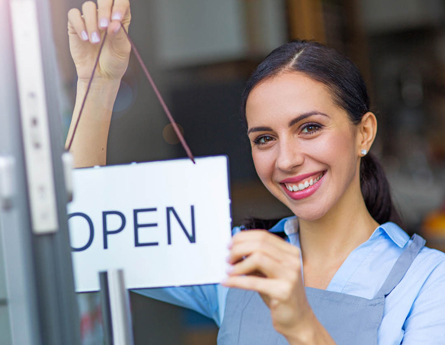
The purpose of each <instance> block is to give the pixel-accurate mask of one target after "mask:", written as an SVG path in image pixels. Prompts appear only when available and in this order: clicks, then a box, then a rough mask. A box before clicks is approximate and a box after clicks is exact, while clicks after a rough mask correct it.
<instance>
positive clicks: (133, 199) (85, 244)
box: [68, 156, 231, 292]
mask: <svg viewBox="0 0 445 345" xmlns="http://www.w3.org/2000/svg"><path fill="white" fill-rule="evenodd" d="M227 165H228V162H227V158H226V157H225V156H218V157H208V158H198V159H197V160H196V164H193V163H192V162H191V161H189V160H186V159H181V160H173V161H163V162H152V163H141V164H130V165H120V166H109V167H102V168H87V169H78V170H75V171H74V186H75V190H74V192H75V194H74V201H73V202H72V203H71V204H70V205H69V207H68V217H69V225H70V239H71V247H72V257H73V264H74V275H75V284H76V290H77V291H78V292H85V291H97V290H99V278H98V272H99V271H103V270H107V269H124V271H125V279H126V284H127V287H128V288H132V289H135V288H148V287H160V286H178V285H193V284H210V283H217V282H220V281H221V280H222V279H223V278H224V277H225V275H226V273H225V272H226V269H227V263H226V261H225V258H226V257H227V255H228V249H227V245H228V243H229V241H230V237H231V216H230V198H229V185H228V167H227Z"/></svg>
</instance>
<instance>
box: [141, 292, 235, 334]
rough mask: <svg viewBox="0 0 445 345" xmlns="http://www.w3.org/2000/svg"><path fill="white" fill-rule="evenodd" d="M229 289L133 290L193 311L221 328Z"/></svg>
mask: <svg viewBox="0 0 445 345" xmlns="http://www.w3.org/2000/svg"><path fill="white" fill-rule="evenodd" d="M227 290H228V289H227V288H226V287H224V286H222V285H220V284H211V285H194V286H180V287H168V288H155V289H138V290H133V292H136V293H138V294H141V295H144V296H147V297H150V298H154V299H157V300H159V301H163V302H166V303H170V304H174V305H177V306H180V307H184V308H188V309H192V310H194V311H196V312H198V313H200V314H202V315H204V316H207V317H209V318H211V319H213V320H214V321H215V323H216V324H217V325H218V326H220V325H221V322H222V317H223V315H224V306H225V298H226V295H227Z"/></svg>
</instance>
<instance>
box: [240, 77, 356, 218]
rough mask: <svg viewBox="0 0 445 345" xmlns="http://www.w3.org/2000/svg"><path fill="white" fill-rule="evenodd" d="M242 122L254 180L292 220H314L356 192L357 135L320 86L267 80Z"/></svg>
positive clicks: (295, 80)
mask: <svg viewBox="0 0 445 345" xmlns="http://www.w3.org/2000/svg"><path fill="white" fill-rule="evenodd" d="M246 117H247V123H248V136H249V139H250V142H251V145H252V157H253V161H254V164H255V168H256V171H257V173H258V176H259V177H260V179H261V181H262V182H263V183H264V185H265V186H266V188H267V189H268V190H269V191H270V192H271V193H272V194H273V195H274V196H275V197H276V198H278V199H279V200H280V201H281V202H283V203H284V204H285V205H286V206H287V207H289V208H290V209H291V210H292V211H293V213H294V214H295V215H296V216H298V217H300V218H302V219H304V220H317V219H320V218H321V217H323V216H324V215H325V214H326V213H327V212H328V211H329V210H331V209H332V208H333V206H335V205H336V204H337V203H338V202H339V201H340V200H342V198H343V199H344V197H345V195H353V194H354V193H358V192H360V182H359V156H358V152H360V150H359V143H357V136H356V132H357V129H356V126H354V125H353V124H352V123H351V121H350V120H349V118H348V115H347V113H346V111H345V110H344V109H342V108H340V107H339V106H337V105H336V104H335V103H334V101H333V99H332V96H331V93H330V91H329V90H328V89H327V87H326V86H325V85H324V84H322V83H320V82H317V81H314V80H313V79H311V78H309V77H308V76H306V75H305V74H303V73H300V72H287V73H283V74H280V75H278V76H275V77H272V78H270V79H267V80H265V81H263V82H261V83H260V84H258V85H257V86H256V87H255V88H254V89H253V90H252V91H251V93H250V95H249V98H248V99H247V105H246Z"/></svg>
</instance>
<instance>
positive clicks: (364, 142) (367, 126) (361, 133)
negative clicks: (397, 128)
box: [357, 112, 377, 156]
mask: <svg viewBox="0 0 445 345" xmlns="http://www.w3.org/2000/svg"><path fill="white" fill-rule="evenodd" d="M376 135H377V118H376V117H375V115H374V114H373V113H371V112H367V113H366V114H365V115H363V117H362V121H361V123H360V124H359V125H358V128H357V153H358V155H359V156H363V154H362V153H361V151H362V150H363V149H365V150H366V152H369V150H370V149H371V146H372V143H373V142H374V139H375V136H376Z"/></svg>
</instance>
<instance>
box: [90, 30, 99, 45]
mask: <svg viewBox="0 0 445 345" xmlns="http://www.w3.org/2000/svg"><path fill="white" fill-rule="evenodd" d="M91 42H93V43H99V42H100V37H99V35H98V34H97V32H93V34H92V35H91Z"/></svg>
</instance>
